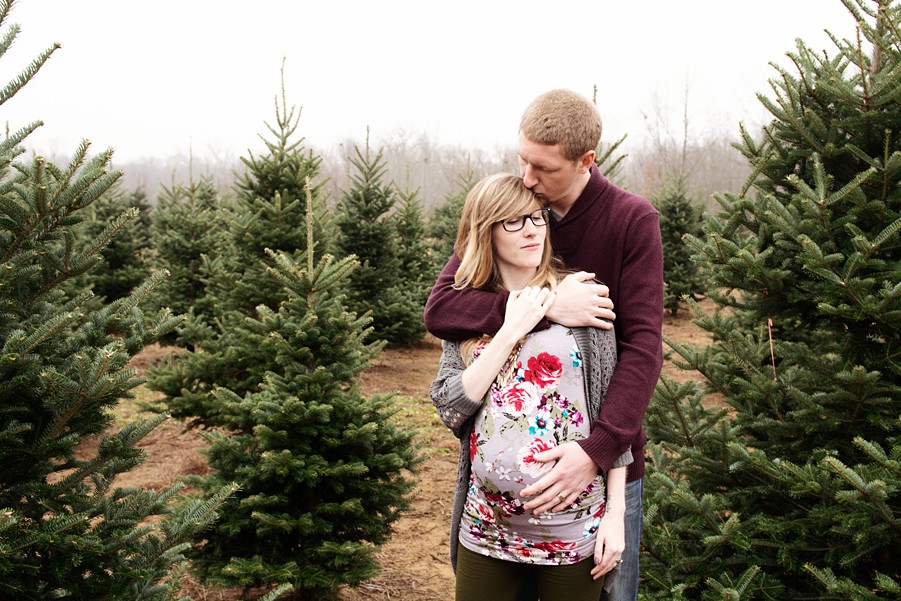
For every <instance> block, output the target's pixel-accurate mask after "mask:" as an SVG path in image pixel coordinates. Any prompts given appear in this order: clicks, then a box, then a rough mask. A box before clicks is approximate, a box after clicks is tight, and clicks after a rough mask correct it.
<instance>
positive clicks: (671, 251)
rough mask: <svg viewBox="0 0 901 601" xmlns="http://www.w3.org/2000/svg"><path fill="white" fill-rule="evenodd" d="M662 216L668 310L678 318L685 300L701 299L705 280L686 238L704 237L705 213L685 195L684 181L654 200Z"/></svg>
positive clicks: (666, 305) (665, 303)
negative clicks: (702, 226) (702, 225)
mask: <svg viewBox="0 0 901 601" xmlns="http://www.w3.org/2000/svg"><path fill="white" fill-rule="evenodd" d="M653 202H654V206H656V207H657V210H658V211H659V213H660V237H661V239H662V241H663V281H664V283H665V284H666V293H665V297H664V307H665V308H667V309H669V311H670V313H671V314H672V315H677V314H678V312H679V307H680V305H681V301H682V300H683V298H686V297H687V298H691V299H694V300H697V299H698V295H699V293H700V292H701V291H702V290H704V288H705V286H704V281H703V278H702V276H701V273H700V269H699V266H698V263H696V262H695V261H694V260H693V259H692V256H691V255H692V248H691V247H690V246H688V244H686V243H685V241H684V239H683V238H684V236H686V235H689V236H694V237H695V238H697V237H698V236H700V235H701V234H702V229H701V220H702V217H703V210H702V209H701V207H700V205H698V203H696V202H695V201H694V200H692V199H690V198H688V196H687V195H686V192H685V182H684V180H681V179H680V180H679V181H678V182H676V184H675V185H674V186H673V187H672V188H667V189H664V190H663V191H661V193H660V195H659V197H658V198H655V199H653Z"/></svg>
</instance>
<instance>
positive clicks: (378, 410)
mask: <svg viewBox="0 0 901 601" xmlns="http://www.w3.org/2000/svg"><path fill="white" fill-rule="evenodd" d="M270 255H271V256H272V258H273V260H274V262H275V263H276V265H275V267H273V268H271V269H270V272H271V275H272V277H273V279H275V280H276V281H277V282H278V283H279V284H280V285H281V286H283V287H284V288H285V290H286V291H287V300H286V301H285V302H284V303H282V304H281V305H280V307H279V309H278V310H277V311H273V310H271V309H269V308H267V307H265V306H264V305H261V306H260V307H259V308H258V317H257V318H254V319H252V320H251V319H248V320H247V321H246V322H245V323H246V326H247V332H248V335H249V338H250V343H252V344H256V345H258V346H259V347H260V348H262V349H263V351H264V353H265V354H266V355H267V356H270V357H272V360H273V369H272V370H271V371H269V372H267V373H266V375H265V377H264V378H263V379H262V381H261V383H260V386H258V387H257V388H256V390H255V391H254V392H251V393H248V394H245V395H238V394H235V393H234V392H232V391H230V390H227V389H224V388H220V389H217V390H216V391H215V396H216V399H217V400H218V402H219V404H220V407H221V416H222V417H221V418H220V419H219V423H220V424H221V425H222V426H223V430H216V431H213V432H212V433H210V434H209V436H208V440H209V442H210V447H209V450H208V451H207V455H208V458H209V465H210V466H211V467H212V468H213V469H214V470H215V471H214V473H212V474H211V475H209V476H207V477H205V478H197V479H195V480H194V482H195V483H196V484H197V486H198V487H199V488H200V489H201V490H204V491H215V490H218V489H219V488H221V487H222V486H223V485H224V484H225V483H227V482H231V481H237V482H239V483H240V484H241V490H240V492H239V493H237V497H236V499H235V502H234V504H232V505H229V506H228V507H227V508H226V510H224V511H223V515H222V519H221V521H220V522H219V523H218V524H217V525H216V526H215V527H214V528H213V529H212V530H211V531H210V532H208V533H204V535H203V537H202V538H203V546H202V548H200V549H199V550H198V552H197V553H196V554H195V557H194V565H195V566H196V567H197V568H198V569H199V570H200V573H201V574H202V576H203V577H205V578H207V579H209V580H213V581H216V582H221V583H224V584H229V585H244V586H252V585H260V584H267V583H273V582H283V581H288V582H290V583H291V584H292V585H293V586H294V588H295V591H297V593H296V594H297V598H299V599H314V600H315V599H331V598H334V595H335V593H336V591H337V588H338V587H339V586H340V585H342V584H350V585H355V584H358V583H360V582H362V581H363V580H365V579H367V578H370V577H372V576H373V575H375V574H376V572H377V569H378V564H377V562H376V559H375V555H374V553H375V551H376V550H377V549H378V547H379V546H380V545H381V544H383V543H384V542H386V541H387V540H388V538H389V536H390V534H391V525H392V524H393V523H394V522H395V521H396V520H397V518H398V517H399V516H400V515H401V513H402V512H403V511H404V510H405V509H406V508H407V507H408V505H409V502H410V495H411V491H412V487H413V483H412V481H411V480H410V478H409V473H410V471H411V470H413V469H414V468H415V466H416V464H417V462H418V459H417V456H416V449H415V447H414V445H413V444H412V439H413V433H412V431H411V430H406V429H403V428H401V427H399V426H398V425H397V424H396V423H394V422H393V420H392V416H393V414H394V412H395V410H394V409H393V403H392V399H391V398H390V397H385V396H376V397H372V398H367V397H364V396H363V395H362V394H361V393H360V391H359V388H358V386H357V378H358V376H359V374H360V373H361V372H362V371H363V370H364V369H365V368H366V367H367V366H368V364H369V359H370V358H371V357H372V356H373V354H374V353H376V352H377V351H378V348H379V346H378V345H375V344H371V343H367V342H366V338H367V336H368V334H369V329H368V328H367V327H366V325H367V323H368V321H369V318H368V317H359V316H357V315H355V314H354V313H353V312H349V311H348V310H347V309H346V308H345V307H344V305H343V303H342V295H341V294H340V289H341V288H342V286H343V284H344V281H345V280H346V279H347V277H348V275H349V272H351V270H352V269H354V268H355V267H356V263H355V261H354V259H353V258H352V257H348V258H345V259H342V260H338V261H335V260H334V259H333V258H332V257H331V256H325V257H323V258H322V259H321V260H320V261H318V262H316V263H314V261H313V244H312V240H311V241H310V242H309V254H308V255H307V256H306V257H303V259H302V262H301V263H298V262H297V261H295V260H294V259H293V258H292V257H291V256H290V255H288V254H287V253H278V254H276V253H272V252H271V251H270Z"/></svg>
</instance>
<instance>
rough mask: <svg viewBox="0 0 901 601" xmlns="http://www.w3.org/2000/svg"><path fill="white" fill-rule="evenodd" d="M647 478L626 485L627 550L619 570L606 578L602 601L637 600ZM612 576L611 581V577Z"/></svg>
mask: <svg viewBox="0 0 901 601" xmlns="http://www.w3.org/2000/svg"><path fill="white" fill-rule="evenodd" d="M643 498H644V478H642V479H641V480H635V481H634V482H627V483H626V515H625V527H626V550H625V551H623V556H622V560H623V562H622V563H621V564H620V566H619V567H618V568H617V569H616V570H614V571H613V572H610V573H609V574H607V582H605V583H604V593H603V594H602V595H601V599H602V600H603V601H635V600H636V599H638V575H639V574H638V556H639V550H640V549H639V548H640V547H641V529H642V526H643V524H644V508H643V507H642V499H643ZM611 576H612V577H611Z"/></svg>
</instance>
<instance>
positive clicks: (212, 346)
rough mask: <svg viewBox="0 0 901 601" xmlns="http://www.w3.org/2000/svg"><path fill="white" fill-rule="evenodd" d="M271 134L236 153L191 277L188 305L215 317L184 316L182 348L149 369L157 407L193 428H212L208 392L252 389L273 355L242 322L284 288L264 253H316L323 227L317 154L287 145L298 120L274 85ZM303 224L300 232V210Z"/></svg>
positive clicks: (327, 228) (274, 304) (298, 143)
mask: <svg viewBox="0 0 901 601" xmlns="http://www.w3.org/2000/svg"><path fill="white" fill-rule="evenodd" d="M275 112H276V126H275V127H272V126H269V125H268V124H267V127H268V129H269V131H270V133H272V134H273V135H274V136H275V139H274V140H271V141H267V140H266V139H265V138H264V137H263V136H261V138H262V139H263V141H264V143H265V145H266V152H265V153H264V154H263V155H262V156H255V155H254V154H249V155H248V156H247V157H243V158H242V161H243V162H244V164H245V166H246V167H247V170H246V172H245V173H244V174H242V176H241V177H240V178H239V179H238V181H237V183H236V196H235V198H234V199H232V200H231V202H229V203H227V205H226V206H225V208H224V210H223V211H222V212H221V214H220V215H221V219H217V222H216V223H221V224H222V236H221V237H222V239H221V240H219V241H217V242H216V246H215V252H214V256H211V257H210V258H209V260H206V261H204V262H203V268H202V270H201V272H200V274H199V275H200V281H201V282H202V283H203V284H204V285H205V288H204V293H203V295H202V296H201V297H199V299H198V301H197V304H198V305H199V306H201V307H209V308H210V309H211V310H212V311H213V313H214V314H215V315H216V319H215V320H214V322H213V323H210V322H208V321H205V320H202V319H191V320H189V321H188V322H187V323H186V324H185V326H184V327H183V328H182V329H181V330H180V338H179V342H180V344H182V345H183V346H184V348H185V350H184V351H182V352H180V353H179V354H177V355H174V356H172V357H169V358H168V359H166V360H165V361H164V362H163V363H162V364H161V365H160V367H159V369H153V370H151V371H150V372H149V377H150V382H149V386H150V387H151V388H153V389H154V390H157V391H160V392H162V393H163V395H164V396H165V399H164V401H163V402H162V403H161V404H160V405H159V408H160V409H161V410H165V411H167V412H169V413H170V414H171V415H172V416H173V417H176V418H179V419H186V420H188V421H189V422H190V423H191V424H192V425H196V426H204V427H209V426H215V425H220V424H219V422H218V420H219V418H220V416H221V415H220V413H221V412H220V406H219V402H218V401H217V400H216V399H215V398H214V396H213V395H212V391H213V389H214V388H216V387H224V388H228V389H229V390H231V391H232V392H234V393H235V394H238V395H243V394H245V393H247V392H250V391H251V390H253V389H254V388H255V387H256V386H258V385H259V382H260V381H261V380H262V376H263V374H264V373H266V371H267V370H269V369H270V367H271V366H272V364H273V361H274V359H273V358H272V357H269V356H266V354H265V353H264V352H263V351H262V350H261V348H260V347H259V346H257V345H255V344H254V343H251V342H249V340H251V338H248V333H247V328H246V324H245V320H246V319H247V318H253V317H254V316H255V315H256V310H257V307H258V306H260V305H262V306H266V307H269V308H270V309H273V310H274V309H277V308H278V306H279V304H280V303H281V302H283V301H284V300H285V298H286V297H285V294H286V291H285V290H284V289H283V288H282V287H280V286H279V285H278V283H277V282H276V281H275V280H273V278H272V277H271V276H269V274H268V268H269V267H271V266H272V259H271V257H270V256H269V255H268V254H267V252H266V251H267V249H268V250H272V251H277V252H285V253H287V254H290V255H292V256H295V257H299V256H301V255H303V253H304V252H305V250H306V245H307V241H308V239H309V238H310V236H312V240H313V241H314V242H315V243H316V244H317V248H316V251H317V252H324V251H325V249H326V248H327V244H326V243H325V242H320V239H323V238H324V239H325V240H326V242H327V240H328V239H329V236H330V235H331V234H330V232H331V231H332V229H331V227H332V226H331V225H330V217H329V214H328V211H327V210H326V206H325V199H324V197H323V192H322V187H321V184H318V183H316V181H315V178H316V177H317V175H318V169H319V163H320V159H319V157H317V156H315V155H314V154H313V153H312V151H309V150H306V149H304V148H303V146H302V143H303V139H302V138H300V139H295V134H296V131H297V127H298V125H299V120H300V114H299V112H298V111H296V109H295V107H291V108H290V109H289V108H288V106H287V101H286V98H285V91H284V85H283V86H282V95H281V102H279V99H278V98H276V101H275ZM308 204H309V205H310V209H311V212H312V216H313V217H312V219H313V222H312V225H311V227H310V228H309V229H310V231H309V232H308V227H307V223H308V222H307V219H306V210H307V205H308Z"/></svg>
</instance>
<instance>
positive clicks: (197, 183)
mask: <svg viewBox="0 0 901 601" xmlns="http://www.w3.org/2000/svg"><path fill="white" fill-rule="evenodd" d="M221 205H222V201H221V199H220V198H219V192H218V191H217V190H216V187H215V186H214V185H213V182H212V181H211V180H210V179H209V178H201V179H200V180H195V179H194V177H193V175H192V176H191V177H190V178H189V182H188V183H187V184H175V185H173V186H171V187H165V186H164V187H163V188H162V192H161V193H160V194H159V196H158V198H157V205H156V207H155V208H154V210H153V213H152V221H151V245H152V247H153V249H154V254H153V258H152V264H153V266H154V268H155V269H157V270H159V271H168V272H169V277H168V278H167V279H166V280H164V281H163V282H162V283H161V284H160V285H159V286H158V287H157V288H156V289H155V290H154V291H153V293H152V294H151V298H150V302H151V304H152V306H154V307H158V308H163V307H168V308H169V309H170V310H171V311H172V312H174V313H176V314H178V315H186V316H188V317H187V323H188V324H189V325H187V326H185V327H184V328H183V330H182V340H181V341H180V343H179V344H180V345H181V346H184V347H188V348H193V345H194V342H195V341H196V339H197V337H198V335H197V333H196V330H197V329H198V327H201V326H203V325H208V324H210V323H212V322H213V321H214V320H215V319H216V318H217V317H219V314H218V305H217V303H216V302H215V300H214V299H213V298H212V297H211V295H209V294H207V281H206V280H207V277H206V274H207V266H206V265H207V262H208V260H209V257H211V256H215V255H216V253H217V250H218V247H219V245H220V244H221V241H222V238H223V236H222V229H223V223H222V218H221V214H222V209H221ZM185 330H187V332H186V331H185ZM188 332H189V333H188ZM175 338H176V337H175V336H174V335H171V336H170V337H169V338H168V341H170V342H172V341H174V340H175Z"/></svg>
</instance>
